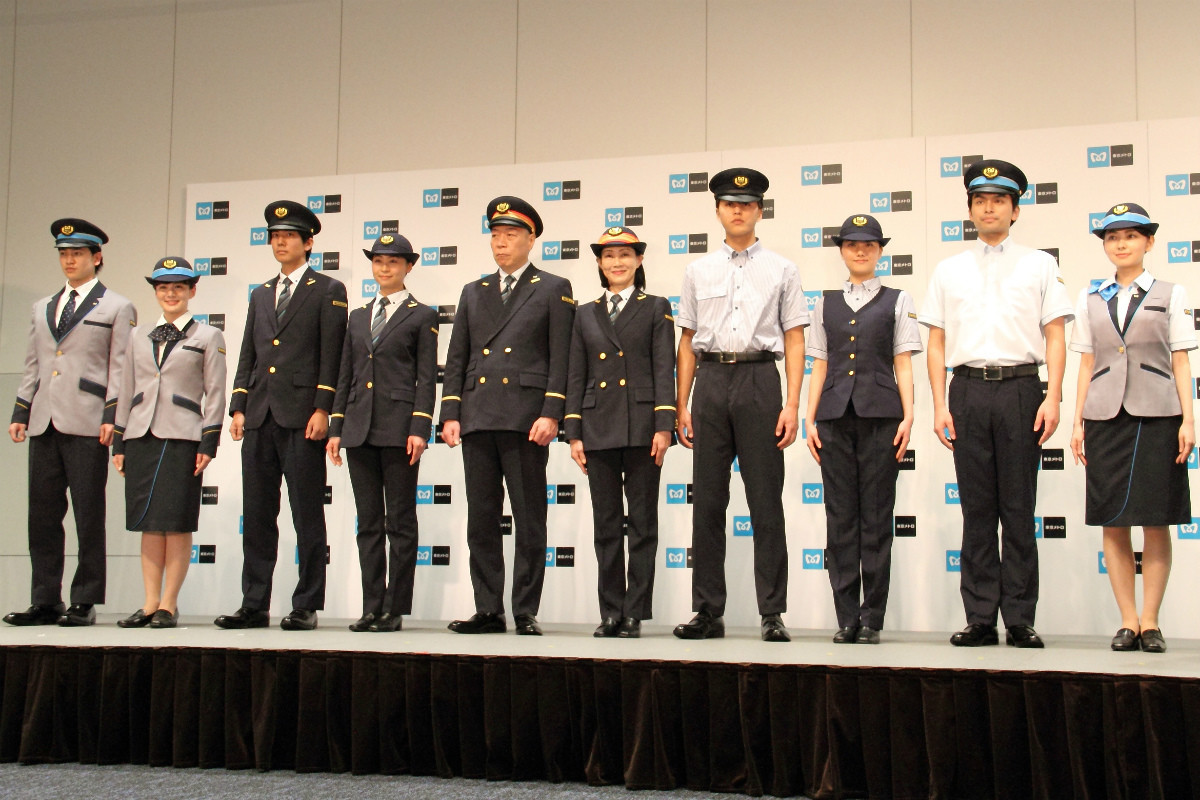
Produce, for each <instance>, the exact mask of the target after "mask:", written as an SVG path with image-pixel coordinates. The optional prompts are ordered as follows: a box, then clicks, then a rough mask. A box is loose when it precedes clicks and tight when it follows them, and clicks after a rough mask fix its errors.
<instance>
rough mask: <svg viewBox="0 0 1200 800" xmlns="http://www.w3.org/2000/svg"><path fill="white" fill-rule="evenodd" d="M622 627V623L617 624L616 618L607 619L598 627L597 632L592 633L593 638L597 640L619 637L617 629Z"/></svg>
mask: <svg viewBox="0 0 1200 800" xmlns="http://www.w3.org/2000/svg"><path fill="white" fill-rule="evenodd" d="M620 627H621V623H620V622H617V620H616V618H615V617H605V618H604V619H603V620H601V621H600V624H599V625H597V626H596V630H594V631H592V636H595V637H596V638H597V639H611V638H613V637H614V636H616V635H617V629H618V628H620Z"/></svg>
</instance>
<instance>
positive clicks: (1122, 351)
mask: <svg viewBox="0 0 1200 800" xmlns="http://www.w3.org/2000/svg"><path fill="white" fill-rule="evenodd" d="M1117 352H1118V353H1124V352H1125V347H1124V346H1121V347H1118V348H1117Z"/></svg>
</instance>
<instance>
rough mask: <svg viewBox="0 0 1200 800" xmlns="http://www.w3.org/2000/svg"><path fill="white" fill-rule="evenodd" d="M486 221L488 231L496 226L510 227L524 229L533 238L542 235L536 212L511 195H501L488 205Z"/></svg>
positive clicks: (539, 220)
mask: <svg viewBox="0 0 1200 800" xmlns="http://www.w3.org/2000/svg"><path fill="white" fill-rule="evenodd" d="M487 221H488V229H489V230H490V229H492V228H495V227H496V226H497V225H511V226H513V227H516V228H524V229H525V230H527V231H530V232H531V233H532V234H533V235H534V236H541V235H542V218H541V217H540V216H538V213H537V211H535V210H534V209H533V206H531V205H529V203H526V202H525V201H524V200H522V199H521V198H519V197H513V196H512V195H507V194H506V195H501V196H500V197H497V198H496V199H495V200H493V201H492V202H490V203H488V207H487Z"/></svg>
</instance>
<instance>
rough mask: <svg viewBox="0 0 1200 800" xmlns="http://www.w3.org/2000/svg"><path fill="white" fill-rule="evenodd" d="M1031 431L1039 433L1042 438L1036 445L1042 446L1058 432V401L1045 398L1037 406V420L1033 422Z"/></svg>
mask: <svg viewBox="0 0 1200 800" xmlns="http://www.w3.org/2000/svg"><path fill="white" fill-rule="evenodd" d="M1033 429H1034V430H1035V431H1041V432H1042V436H1041V438H1040V439H1038V444H1039V445H1043V444H1045V443H1046V440H1047V439H1049V438H1050V437H1051V436H1053V435H1054V432H1055V431H1056V430H1058V401H1057V400H1054V399H1052V398H1049V397H1047V398H1046V399H1045V400H1043V401H1042V404H1041V405H1040V406H1038V412H1037V418H1036V419H1035V420H1034V421H1033Z"/></svg>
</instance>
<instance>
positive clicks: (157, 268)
mask: <svg viewBox="0 0 1200 800" xmlns="http://www.w3.org/2000/svg"><path fill="white" fill-rule="evenodd" d="M196 279H197V275H196V271H195V270H194V269H192V265H191V264H189V263H188V260H187V259H186V258H184V257H183V256H167V257H166V258H160V259H159V260H158V263H157V264H155V265H154V271H153V272H151V273H150V275H149V277H147V278H146V283H148V284H150V285H151V286H153V285H154V284H156V283H178V282H179V281H195V280H196Z"/></svg>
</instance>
